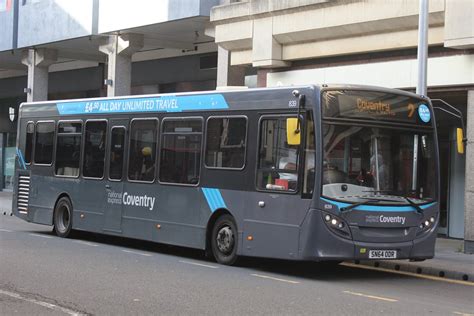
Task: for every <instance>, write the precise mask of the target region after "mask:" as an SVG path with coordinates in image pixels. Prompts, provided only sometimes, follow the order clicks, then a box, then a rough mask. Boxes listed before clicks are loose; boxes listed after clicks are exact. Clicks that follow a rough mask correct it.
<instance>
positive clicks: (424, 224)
mask: <svg viewBox="0 0 474 316" xmlns="http://www.w3.org/2000/svg"><path fill="white" fill-rule="evenodd" d="M435 224H436V217H434V216H431V217H429V218H425V219H423V220H422V221H421V223H420V226H419V228H420V230H419V231H418V233H417V235H420V234H422V233H424V232H426V231H428V230H430V229H431V228H433V226H434V225H435Z"/></svg>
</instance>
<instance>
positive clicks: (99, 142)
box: [82, 121, 107, 178]
mask: <svg viewBox="0 0 474 316" xmlns="http://www.w3.org/2000/svg"><path fill="white" fill-rule="evenodd" d="M85 131H86V133H85V143H84V161H83V165H82V175H83V176H84V177H88V178H103V176H104V163H105V140H106V133H107V121H88V122H86V128H85Z"/></svg>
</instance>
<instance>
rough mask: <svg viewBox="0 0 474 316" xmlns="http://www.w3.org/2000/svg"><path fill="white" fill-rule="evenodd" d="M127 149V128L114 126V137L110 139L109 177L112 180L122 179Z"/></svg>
mask: <svg viewBox="0 0 474 316" xmlns="http://www.w3.org/2000/svg"><path fill="white" fill-rule="evenodd" d="M124 149H125V128H124V127H114V128H112V137H111V141H110V164H109V178H110V179H112V180H121V179H122V174H123V158H124V157H123V155H124Z"/></svg>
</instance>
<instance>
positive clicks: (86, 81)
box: [0, 0, 219, 190]
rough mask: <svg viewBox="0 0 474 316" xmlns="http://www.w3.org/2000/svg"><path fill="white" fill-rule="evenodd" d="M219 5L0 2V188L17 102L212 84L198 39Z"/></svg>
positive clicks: (5, 184) (213, 69)
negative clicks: (12, 113) (10, 115)
mask: <svg viewBox="0 0 474 316" xmlns="http://www.w3.org/2000/svg"><path fill="white" fill-rule="evenodd" d="M218 3H219V1H217V0H154V1H149V0H136V1H117V0H100V1H99V0H81V1H71V0H0V30H1V31H0V32H1V35H0V190H2V189H6V190H9V189H11V185H12V183H11V180H12V175H13V166H14V161H15V142H16V124H15V122H12V121H10V119H9V111H17V109H18V106H19V104H20V103H21V102H23V101H27V100H28V101H41V100H47V99H50V100H51V99H70V98H87V97H97V96H106V95H108V96H114V95H128V94H147V93H158V92H175V91H189V90H209V89H215V87H216V74H217V46H216V45H215V43H214V40H213V38H211V37H208V36H206V35H205V34H204V30H205V27H206V25H207V23H209V14H210V10H211V7H212V6H215V5H217V4H218Z"/></svg>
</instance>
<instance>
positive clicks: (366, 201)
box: [340, 198, 393, 213]
mask: <svg viewBox="0 0 474 316" xmlns="http://www.w3.org/2000/svg"><path fill="white" fill-rule="evenodd" d="M380 201H382V202H393V200H387V199H374V198H370V199H367V200H364V201H361V202H358V203H354V204H351V205H349V206H345V207H341V208H340V210H341V212H342V213H344V212H348V211H350V210H352V209H353V208H356V207H357V206H361V205H364V204H367V203H370V202H380Z"/></svg>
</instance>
